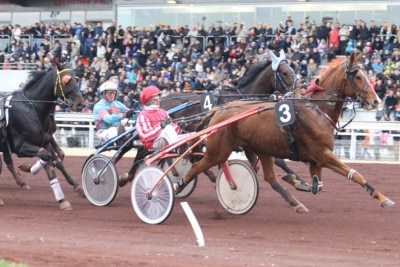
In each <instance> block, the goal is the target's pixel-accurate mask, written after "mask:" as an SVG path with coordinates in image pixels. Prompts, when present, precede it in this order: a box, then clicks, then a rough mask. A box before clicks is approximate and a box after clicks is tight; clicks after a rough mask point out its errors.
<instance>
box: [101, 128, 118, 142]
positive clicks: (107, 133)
mask: <svg viewBox="0 0 400 267" xmlns="http://www.w3.org/2000/svg"><path fill="white" fill-rule="evenodd" d="M96 135H97V137H98V138H99V139H100V141H101V142H103V141H105V140H107V139H109V138H112V137H115V136H117V135H118V127H110V128H108V129H99V130H97V132H96Z"/></svg>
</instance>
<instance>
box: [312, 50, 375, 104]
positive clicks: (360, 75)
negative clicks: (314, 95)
mask: <svg viewBox="0 0 400 267" xmlns="http://www.w3.org/2000/svg"><path fill="white" fill-rule="evenodd" d="M361 57H362V54H361V53H360V54H359V55H358V56H357V55H356V52H352V53H351V54H350V56H349V58H348V59H347V60H345V61H344V62H343V63H342V64H339V65H337V66H336V67H333V68H332V69H330V70H328V71H327V72H326V73H325V74H324V75H323V76H322V77H321V79H320V86H321V87H322V88H324V89H326V90H331V91H335V90H336V91H337V92H336V93H337V94H338V95H341V97H343V99H344V98H346V97H350V98H351V99H353V100H355V101H360V103H361V106H362V107H363V108H364V109H371V108H374V107H375V106H377V105H378V104H379V103H380V102H381V100H380V99H379V97H378V96H377V94H376V93H375V90H374V89H373V88H372V86H371V84H370V82H369V79H368V76H367V74H366V72H365V68H364V66H363V65H362V64H361Z"/></svg>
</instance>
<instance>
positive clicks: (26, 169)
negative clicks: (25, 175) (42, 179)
mask: <svg viewBox="0 0 400 267" xmlns="http://www.w3.org/2000/svg"><path fill="white" fill-rule="evenodd" d="M18 168H19V169H20V170H21V171H23V172H31V166H30V165H28V164H26V163H23V164H21V165H18Z"/></svg>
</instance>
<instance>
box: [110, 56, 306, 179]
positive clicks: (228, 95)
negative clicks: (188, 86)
mask: <svg viewBox="0 0 400 267" xmlns="http://www.w3.org/2000/svg"><path fill="white" fill-rule="evenodd" d="M270 55H271V61H265V62H260V63H258V64H255V65H252V66H251V68H250V69H249V71H248V72H246V74H245V75H244V76H243V77H242V78H241V79H240V80H239V81H238V87H237V88H235V87H232V86H223V87H222V88H220V89H218V90H217V93H216V94H215V102H216V103H217V104H223V103H227V102H229V101H232V100H237V99H240V98H254V97H257V98H258V97H264V98H268V99H269V97H270V96H271V95H273V94H274V93H275V92H277V91H278V92H280V93H282V94H284V93H288V92H293V91H296V90H297V89H299V88H300V83H299V80H298V79H297V76H296V74H295V73H294V71H293V69H292V68H291V67H290V66H289V65H288V63H287V61H286V59H285V53H284V51H283V50H281V52H280V55H279V57H277V56H276V55H275V54H274V53H273V52H271V53H270ZM201 97H202V96H201V95H200V94H196V93H170V94H168V95H166V96H164V97H162V98H161V102H160V107H161V108H163V109H165V110H169V109H172V108H174V107H176V106H179V105H181V104H183V103H186V102H191V104H189V105H188V106H187V107H186V108H185V109H182V110H179V111H177V112H174V113H172V114H170V117H171V118H173V119H174V120H184V122H185V123H186V126H185V127H184V130H185V131H187V132H194V131H195V130H196V129H197V124H196V122H198V121H199V120H200V118H201V116H202V115H204V114H207V111H205V112H203V110H204V108H202V107H201V104H202V101H201ZM211 100H212V101H213V102H214V99H209V101H211ZM271 101H274V100H273V99H271ZM130 149H131V148H130V147H126V148H125V149H124V150H126V151H129V150H130ZM245 152H246V156H247V158H248V159H249V161H250V162H251V163H252V164H253V165H254V167H255V165H256V164H257V161H256V157H255V156H254V155H253V154H252V153H250V152H249V151H245ZM124 153H126V152H121V153H120V154H119V155H118V159H119V158H120V157H122V155H123V154H124ZM146 155H147V151H146V150H145V149H139V150H138V154H137V156H136V157H135V160H134V163H133V165H132V167H131V169H130V170H129V172H128V174H127V175H124V176H121V177H120V179H119V182H120V183H119V184H120V186H124V185H125V184H126V183H127V182H128V181H131V180H132V179H133V177H134V175H135V173H136V171H137V169H138V168H139V166H140V165H139V164H138V163H139V161H140V160H141V159H143V158H144V156H146ZM118 159H117V160H118ZM275 164H276V165H278V166H279V167H281V168H282V169H283V170H285V171H286V172H287V173H288V176H287V178H286V177H285V179H286V180H288V179H289V178H290V179H293V178H296V179H297V180H298V181H302V179H301V178H300V177H299V176H298V175H297V174H295V172H294V171H293V170H291V169H290V168H289V167H288V166H287V165H286V163H285V161H284V160H283V159H279V158H277V159H276V160H275ZM204 172H205V174H206V175H207V176H208V177H209V179H210V180H211V181H212V182H215V174H214V173H213V172H212V171H209V170H205V171H204Z"/></svg>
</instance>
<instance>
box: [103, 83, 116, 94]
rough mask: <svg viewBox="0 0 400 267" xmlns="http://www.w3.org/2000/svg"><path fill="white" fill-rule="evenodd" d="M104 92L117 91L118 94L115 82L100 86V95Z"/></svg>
mask: <svg viewBox="0 0 400 267" xmlns="http://www.w3.org/2000/svg"><path fill="white" fill-rule="evenodd" d="M104 91H115V92H117V85H116V84H115V83H114V82H110V81H106V82H104V83H103V84H102V85H101V86H100V94H101V93H103V92H104Z"/></svg>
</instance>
